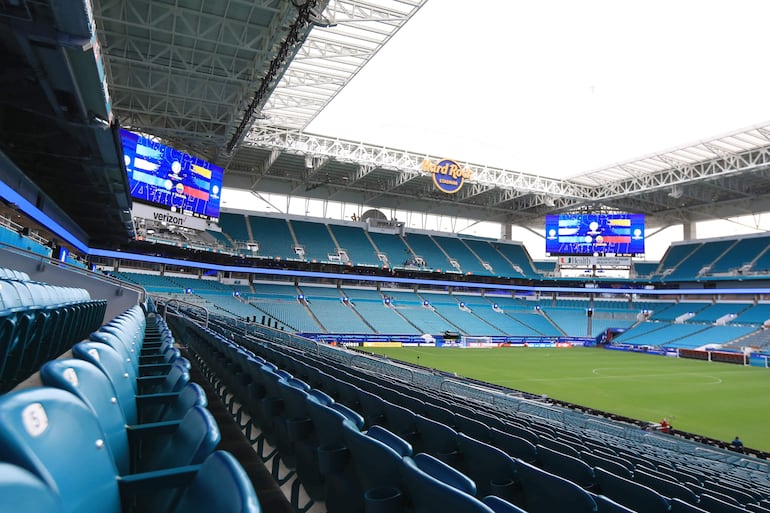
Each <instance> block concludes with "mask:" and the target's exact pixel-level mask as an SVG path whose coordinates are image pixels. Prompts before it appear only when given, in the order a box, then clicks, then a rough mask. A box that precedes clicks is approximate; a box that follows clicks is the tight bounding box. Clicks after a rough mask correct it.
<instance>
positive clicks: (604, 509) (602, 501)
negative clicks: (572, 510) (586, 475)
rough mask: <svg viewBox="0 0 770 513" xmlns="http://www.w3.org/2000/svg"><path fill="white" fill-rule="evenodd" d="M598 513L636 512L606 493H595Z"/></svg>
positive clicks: (594, 497)
mask: <svg viewBox="0 0 770 513" xmlns="http://www.w3.org/2000/svg"><path fill="white" fill-rule="evenodd" d="M593 499H594V502H596V511H597V513H634V510H632V509H630V508H627V507H625V506H623V505H622V504H619V503H617V502H615V501H613V500H612V499H610V498H609V497H606V496H604V495H594V496H593Z"/></svg>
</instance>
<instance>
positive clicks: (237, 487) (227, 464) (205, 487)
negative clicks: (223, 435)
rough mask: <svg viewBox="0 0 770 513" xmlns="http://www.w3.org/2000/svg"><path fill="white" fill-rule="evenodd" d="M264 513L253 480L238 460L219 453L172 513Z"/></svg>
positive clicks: (207, 464)
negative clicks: (219, 512)
mask: <svg viewBox="0 0 770 513" xmlns="http://www.w3.org/2000/svg"><path fill="white" fill-rule="evenodd" d="M215 511H226V512H227V513H260V512H261V511H262V508H261V507H260V504H259V500H258V498H257V495H256V493H254V488H253V487H252V485H251V482H250V481H249V477H248V476H247V475H246V472H244V470H243V468H242V467H241V466H240V464H239V463H238V462H237V461H236V459H235V458H234V457H233V456H232V455H230V454H229V453H227V452H224V451H216V452H214V453H213V454H212V455H211V456H209V457H208V458H206V461H204V462H203V465H201V467H200V469H199V470H198V472H197V473H196V474H195V478H194V479H193V480H192V482H191V483H190V484H189V485H188V486H187V487H186V488H185V491H184V492H183V493H182V495H181V497H180V498H179V500H178V502H177V503H176V505H175V507H174V510H173V512H171V513H212V512H215Z"/></svg>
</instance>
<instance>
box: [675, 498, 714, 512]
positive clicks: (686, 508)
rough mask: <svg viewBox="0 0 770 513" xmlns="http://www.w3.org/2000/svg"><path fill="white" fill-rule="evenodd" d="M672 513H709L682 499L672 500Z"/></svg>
mask: <svg viewBox="0 0 770 513" xmlns="http://www.w3.org/2000/svg"><path fill="white" fill-rule="evenodd" d="M671 513H707V510H705V509H703V508H699V507H698V506H695V505H693V504H690V503H689V502H685V501H683V500H681V499H677V498H674V499H671Z"/></svg>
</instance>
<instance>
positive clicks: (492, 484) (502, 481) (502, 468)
mask: <svg viewBox="0 0 770 513" xmlns="http://www.w3.org/2000/svg"><path fill="white" fill-rule="evenodd" d="M457 441H458V445H459V449H460V461H459V463H458V468H459V469H460V471H461V472H463V473H464V474H465V475H466V476H468V477H469V478H471V479H472V480H473V481H474V482H475V483H476V488H477V493H476V494H477V495H478V496H479V497H486V496H488V495H494V496H497V497H500V498H502V499H505V500H507V501H512V500H514V498H515V497H514V495H515V485H516V477H515V474H516V470H515V467H516V464H515V463H514V461H513V459H512V458H511V457H510V456H508V455H507V454H506V453H504V452H503V451H501V450H500V449H498V448H496V447H493V446H491V445H488V444H486V443H484V442H480V441H478V440H476V439H474V438H471V437H469V436H467V435H466V434H465V433H459V434H458V438H457Z"/></svg>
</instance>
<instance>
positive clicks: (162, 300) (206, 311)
mask: <svg viewBox="0 0 770 513" xmlns="http://www.w3.org/2000/svg"><path fill="white" fill-rule="evenodd" d="M153 301H155V302H157V303H159V304H165V306H166V307H165V308H164V309H163V320H164V321H165V320H166V316H167V315H169V313H168V311H169V309H170V308H171V304H172V303H174V302H176V303H177V305H186V306H189V307H192V308H197V309H199V310H203V312H204V323H203V328H204V329H208V327H209V309H208V308H206V307H205V306H201V305H196V304H195V303H190V302H189V301H184V300H181V299H177V298H170V299H169V298H162V297H159V296H158V297H156V298H154V299H153ZM178 309H179V307H178V306H177V310H178ZM171 315H172V316H174V317H180V318H184V316H182V315H179V314H177V313H172V314H171Z"/></svg>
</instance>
